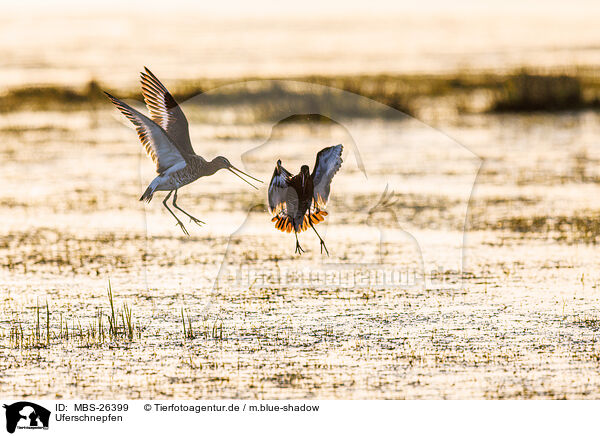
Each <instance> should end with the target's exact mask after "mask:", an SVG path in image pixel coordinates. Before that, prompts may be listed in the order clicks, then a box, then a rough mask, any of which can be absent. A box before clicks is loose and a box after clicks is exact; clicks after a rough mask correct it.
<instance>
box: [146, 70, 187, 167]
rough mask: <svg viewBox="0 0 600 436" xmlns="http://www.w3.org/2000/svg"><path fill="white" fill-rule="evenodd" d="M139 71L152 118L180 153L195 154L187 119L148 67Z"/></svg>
mask: <svg viewBox="0 0 600 436" xmlns="http://www.w3.org/2000/svg"><path fill="white" fill-rule="evenodd" d="M144 69H145V70H146V71H142V72H141V73H140V78H141V82H142V94H143V96H144V101H145V102H146V106H147V107H148V110H149V111H150V116H151V117H152V120H153V121H154V122H155V123H156V124H158V125H159V126H160V127H162V128H163V129H164V131H165V132H167V134H168V135H169V136H170V137H171V139H172V140H173V142H174V143H175V146H177V148H179V151H181V153H182V155H184V156H185V155H186V154H195V153H194V149H193V148H192V142H191V141H190V131H189V127H188V121H187V118H186V117H185V115H184V114H183V111H182V110H181V107H179V105H178V104H177V102H176V101H175V99H174V98H173V96H172V95H171V93H170V92H169V91H168V90H167V88H165V86H164V85H163V84H162V83H161V82H160V80H158V78H157V77H156V76H155V75H154V74H152V71H150V70H149V69H148V68H146V67H144Z"/></svg>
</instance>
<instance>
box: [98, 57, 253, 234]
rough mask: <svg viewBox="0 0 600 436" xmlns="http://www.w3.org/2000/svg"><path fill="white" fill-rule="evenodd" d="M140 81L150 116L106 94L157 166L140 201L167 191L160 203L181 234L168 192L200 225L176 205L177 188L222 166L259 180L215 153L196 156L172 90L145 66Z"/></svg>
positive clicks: (179, 221) (201, 222) (214, 171)
mask: <svg viewBox="0 0 600 436" xmlns="http://www.w3.org/2000/svg"><path fill="white" fill-rule="evenodd" d="M141 82H142V94H143V95H144V101H145V102H146V106H147V107H148V110H149V111H150V118H148V117H147V116H145V115H144V114H142V113H140V112H138V111H137V110H135V109H134V108H132V107H131V106H129V105H128V104H126V103H124V102H122V101H121V100H119V99H118V98H116V97H113V96H112V95H110V94H109V93H106V95H107V96H108V98H110V100H111V101H112V102H113V104H114V105H115V106H116V107H117V109H119V110H120V111H121V113H122V114H123V115H125V116H126V117H127V119H128V120H129V121H131V122H132V124H133V125H134V126H135V128H136V131H137V133H138V137H139V139H140V142H141V143H142V145H143V146H144V149H145V150H146V153H147V154H148V156H150V157H151V158H152V161H153V162H154V164H155V165H156V172H157V173H158V176H157V177H156V178H155V179H154V180H153V181H152V182H151V183H150V185H148V188H146V190H145V191H144V193H143V194H142V196H141V198H140V201H146V202H148V203H150V201H151V200H152V197H153V196H154V193H155V192H157V191H168V194H167V195H166V197H165V198H164V200H163V205H164V206H165V208H166V209H167V210H168V211H169V213H170V214H171V215H173V217H174V218H175V220H177V225H178V226H180V227H181V230H182V231H183V233H184V234H186V235H189V233H188V231H187V229H186V228H185V226H184V225H183V223H182V222H181V220H180V219H179V218H178V217H177V215H175V214H174V213H173V211H172V210H171V209H170V208H169V206H168V205H167V200H168V199H169V197H171V194H173V193H174V194H175V195H174V196H173V206H174V207H175V208H176V209H177V210H179V211H180V212H182V213H184V214H185V215H187V216H188V217H189V218H190V220H191V221H193V222H195V223H196V224H198V225H201V224H204V222H203V221H201V220H199V219H198V218H196V217H194V216H192V215H190V214H189V213H187V212H186V211H185V210H183V209H182V208H181V207H179V206H178V205H177V190H178V189H179V188H181V187H182V186H185V185H187V184H189V183H192V182H194V181H195V180H198V179H199V178H200V177H206V176H210V175H213V174H214V173H216V172H217V171H219V170H221V169H227V170H229V171H230V172H231V173H233V174H235V175H236V176H238V177H239V178H241V179H242V180H243V181H244V182H246V183H248V184H249V185H250V186H252V187H254V188H256V186H254V185H253V184H252V183H251V182H249V181H248V180H246V179H245V178H244V177H242V175H244V176H246V177H249V178H251V179H253V180H256V181H258V182H260V180H258V179H256V178H254V177H252V176H251V175H249V174H246V173H245V172H243V171H242V170H239V169H237V168H236V167H234V166H233V165H232V164H231V163H230V162H229V160H227V158H225V157H223V156H217V157H216V158H214V159H213V160H211V161H207V160H205V159H204V158H203V157H202V156H199V155H197V154H196V153H195V152H194V149H193V148H192V143H191V141H190V133H189V128H188V121H187V119H186V118H185V115H184V113H183V111H182V110H181V108H180V107H179V105H178V104H177V102H176V101H175V99H174V98H173V96H172V95H171V93H169V91H168V90H167V88H165V86H164V85H163V84H162V83H161V82H160V80H158V78H157V77H156V76H155V75H154V74H152V72H151V71H150V70H149V69H148V68H145V71H143V72H142V73H141ZM261 183H262V182H261ZM256 189H258V188H256Z"/></svg>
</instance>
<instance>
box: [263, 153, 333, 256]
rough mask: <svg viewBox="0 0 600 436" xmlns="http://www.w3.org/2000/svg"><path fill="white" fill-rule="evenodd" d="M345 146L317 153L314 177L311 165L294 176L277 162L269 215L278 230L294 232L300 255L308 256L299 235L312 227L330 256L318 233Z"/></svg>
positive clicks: (279, 161) (302, 168)
mask: <svg viewBox="0 0 600 436" xmlns="http://www.w3.org/2000/svg"><path fill="white" fill-rule="evenodd" d="M343 149H344V147H343V146H342V144H338V145H334V146H332V147H327V148H324V149H323V150H321V151H320V152H319V153H317V160H316V162H315V167H314V168H313V171H312V173H311V172H310V170H309V168H308V165H302V167H301V168H300V172H299V173H298V174H297V175H295V176H292V174H291V173H290V172H289V171H288V170H286V169H285V168H284V167H283V166H282V165H281V159H280V160H278V161H277V165H276V166H275V171H274V172H273V177H272V178H271V183H270V184H269V211H270V212H271V214H273V215H274V216H273V219H272V220H271V221H272V222H274V223H275V228H276V229H278V230H281V231H282V232H288V233H290V232H292V230H293V231H294V234H295V236H296V251H295V252H296V253H298V254H301V253H303V252H304V250H303V249H302V247H301V246H300V243H299V242H298V233H300V232H303V231H304V230H307V229H308V227H309V226H310V227H312V229H313V230H314V231H315V233H316V235H317V237H318V238H319V241H320V242H321V254H322V253H323V249H325V252H326V253H327V255H328V256H329V251H328V250H327V246H326V245H325V241H323V238H321V236H320V235H319V233H318V232H317V229H315V226H314V224H318V223H320V222H321V221H323V220H324V219H325V216H326V215H327V212H326V211H325V210H324V209H325V207H326V206H327V200H328V199H329V191H330V185H331V180H332V179H333V176H334V175H335V173H337V172H338V170H339V169H340V167H341V166H342V151H343Z"/></svg>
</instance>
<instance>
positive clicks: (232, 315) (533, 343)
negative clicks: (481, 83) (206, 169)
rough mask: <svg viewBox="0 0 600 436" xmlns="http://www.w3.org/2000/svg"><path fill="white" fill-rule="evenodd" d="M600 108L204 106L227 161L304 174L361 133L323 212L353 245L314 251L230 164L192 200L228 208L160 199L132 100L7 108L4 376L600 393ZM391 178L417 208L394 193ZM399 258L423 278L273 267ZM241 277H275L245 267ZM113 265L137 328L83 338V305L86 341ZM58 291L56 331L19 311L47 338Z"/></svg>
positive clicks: (56, 388) (473, 392)
mask: <svg viewBox="0 0 600 436" xmlns="http://www.w3.org/2000/svg"><path fill="white" fill-rule="evenodd" d="M599 121H600V119H599V115H598V114H597V113H593V112H585V113H580V114H562V115H537V116H491V115H485V116H470V117H464V118H462V119H461V120H459V121H454V122H451V123H450V122H448V123H446V124H444V125H439V126H437V127H438V128H439V129H441V131H438V130H436V129H433V128H431V127H428V126H426V125H424V124H421V123H419V122H417V121H414V120H410V119H399V120H396V121H394V120H388V121H383V120H362V121H360V120H355V121H347V122H343V123H342V125H341V126H340V125H329V124H325V125H324V124H321V123H317V124H314V123H313V124H311V123H308V124H306V123H305V124H285V125H278V126H276V127H274V128H272V126H270V125H261V124H257V125H255V124H252V125H251V126H249V125H240V124H236V123H230V124H227V123H223V124H221V125H219V126H217V127H215V126H214V125H208V124H199V123H195V122H194V123H192V127H191V130H192V141H193V143H194V144H195V148H196V151H197V152H199V153H201V154H203V155H205V156H206V157H209V158H210V157H212V156H214V155H216V154H218V153H222V154H225V155H227V156H229V157H230V158H231V160H232V162H234V164H236V163H237V164H239V165H240V166H244V167H245V169H246V170H248V171H249V172H251V173H252V174H253V175H256V176H257V177H259V178H261V179H262V180H265V181H268V180H269V178H270V175H271V173H272V168H273V165H274V161H275V160H276V158H277V157H280V158H281V159H282V160H283V162H284V165H285V166H286V167H287V168H288V169H290V170H293V171H297V169H298V168H299V166H300V165H301V164H302V163H307V164H309V165H312V163H313V161H314V153H315V152H316V151H317V150H319V149H320V148H322V147H324V146H327V145H331V144H335V143H340V142H341V143H344V144H345V146H346V147H345V153H344V165H343V167H342V170H341V171H340V172H339V173H338V174H337V175H336V177H335V179H334V182H333V187H332V200H331V202H330V205H329V208H328V209H329V211H330V215H329V216H328V217H327V220H326V222H325V223H324V224H320V225H319V226H318V228H319V231H320V233H321V234H322V235H323V237H324V238H325V240H326V242H327V246H328V248H329V251H330V252H331V257H329V258H326V257H323V256H322V255H321V254H320V253H319V245H318V240H317V239H316V237H315V236H314V235H313V234H311V233H309V232H306V233H302V234H301V235H300V240H301V243H302V245H303V247H304V248H305V249H306V253H305V254H304V255H303V256H302V257H301V258H298V257H297V256H295V255H294V253H293V250H294V239H293V237H292V236H291V235H288V234H282V233H280V232H278V231H276V230H275V229H274V228H273V226H272V224H271V223H270V217H269V216H268V213H267V212H266V211H265V192H266V191H265V189H266V188H265V186H262V187H261V190H260V191H253V190H251V189H250V188H249V187H248V186H246V185H244V184H243V183H242V182H241V181H239V180H236V179H235V178H233V177H231V176H230V174H225V173H218V174H217V175H215V176H212V177H210V178H208V179H205V180H200V181H197V182H196V183H194V184H192V185H190V186H188V187H186V188H184V189H182V190H181V191H180V193H179V203H180V205H182V206H184V208H186V209H187V210H188V211H190V212H191V213H193V214H195V215H196V216H198V217H199V218H201V219H203V220H204V221H206V223H207V225H206V226H205V227H202V228H198V227H196V226H195V225H193V224H192V223H190V224H186V226H187V228H188V230H189V231H190V233H191V237H190V238H187V237H185V236H184V235H183V234H182V233H181V231H180V230H179V229H178V228H177V227H175V226H174V222H173V219H172V218H171V217H170V216H169V215H168V213H167V212H166V211H165V210H164V209H163V207H162V205H161V204H160V201H158V200H160V198H156V199H155V200H154V201H153V202H152V203H151V204H150V205H148V206H144V205H143V204H142V203H140V202H138V201H137V199H138V198H139V195H140V194H141V192H143V189H144V188H145V185H146V184H147V183H149V181H150V180H151V179H152V177H153V168H152V164H151V162H150V160H149V159H147V158H146V157H145V156H143V154H142V153H141V147H139V144H138V143H137V138H136V136H135V133H134V132H133V131H132V130H130V129H127V128H125V127H123V126H121V125H119V124H118V123H117V122H116V121H115V117H114V114H113V112H112V111H111V110H108V108H107V109H106V110H99V111H97V112H75V113H69V114H64V113H60V112H46V113H42V112H35V113H11V114H9V115H7V116H6V117H3V118H2V120H0V156H1V161H2V171H1V173H0V182H1V184H2V186H3V189H2V192H1V193H0V220H1V222H2V229H1V234H0V259H2V264H1V265H0V273H1V274H2V276H1V277H2V280H1V281H0V287H1V290H2V292H1V295H2V301H1V302H0V357H1V358H0V372H2V374H3V377H2V378H1V379H0V393H1V394H2V395H5V396H11V397H25V396H35V397H47V398H60V397H63V398H73V397H79V398H169V397H177V398H563V397H566V398H597V397H598V392H599V391H600V390H599V387H600V378H599V377H598V365H599V362H600V358H599V356H600V346H599V345H598V344H597V341H596V336H597V332H598V329H599V328H600V312H599V311H598V309H597V308H598V298H599V294H598V289H597V286H598V280H599V277H598V274H597V268H595V267H596V265H597V264H598V261H599V260H600V259H598V257H599V255H598V250H597V249H596V245H595V241H596V239H595V237H596V236H597V232H598V231H597V229H596V227H595V222H596V221H595V219H596V217H597V216H598V210H599V208H600V204H597V203H598V202H599V201H600V200H598V199H599V198H600V196H599V195H598V194H599V193H600V192H599V191H600V188H599V185H598V170H597V169H596V167H595V163H597V162H598V160H599V158H600V156H599V154H600V151H599V150H600V148H598V142H597V138H598V137H599V136H598V129H597V126H598V122H599ZM442 132H444V133H442ZM451 138H454V139H451ZM457 141H458V142H457ZM461 144H462V145H461ZM463 145H464V146H463ZM583 155H585V157H586V158H585V159H582V158H581V156H583ZM359 157H360V159H359ZM359 162H362V164H363V166H362V167H361V165H359ZM363 169H364V170H363ZM386 185H388V192H389V191H392V190H393V191H394V192H395V195H394V197H393V199H394V201H395V202H393V203H385V204H384V205H382V204H381V203H380V201H379V200H380V197H381V195H382V193H383V192H384V190H385V187H386ZM249 211H250V212H249ZM539 217H546V218H548V217H550V218H551V219H555V218H556V217H563V218H564V222H563V221H561V222H559V223H558V224H556V223H555V222H554V221H551V222H544V223H543V224H542V225H536V224H535V222H534V219H535V218H539ZM574 217H579V218H582V219H583V222H584V224H577V225H576V224H575V223H574V221H573V219H574ZM586 220H587V221H586ZM585 223H587V224H585ZM586 225H588V227H586ZM465 229H466V233H465V232H464V230H465ZM232 233H234V235H233V236H231V235H232ZM377 268H384V269H385V268H394V269H395V270H399V271H402V272H406V273H408V275H407V277H409V279H407V280H406V281H405V282H403V283H400V284H394V285H393V286H386V285H381V284H379V283H375V284H369V283H362V282H361V283H360V284H359V285H354V286H346V285H345V283H336V284H331V283H329V284H328V283H326V282H321V281H319V280H317V279H314V278H313V279H309V280H308V281H306V282H298V281H292V280H291V279H290V281H288V282H284V283H283V284H282V283H281V282H277V281H276V280H275V278H274V277H275V276H276V274H275V272H279V273H281V272H282V271H285V272H287V273H290V276H289V277H291V276H292V275H293V274H302V273H303V272H304V271H305V270H306V269H312V270H325V271H327V272H329V273H331V272H335V271H339V270H340V269H344V270H345V271H352V272H354V273H361V272H364V271H369V270H373V269H377ZM238 270H239V271H242V272H244V273H248V272H250V273H252V274H254V275H252V276H250V275H248V276H250V278H248V277H246V276H244V277H243V279H241V280H237V279H235V274H236V272H237V271H238ZM432 271H433V272H437V273H439V275H438V276H432V275H431V272H432ZM459 271H462V272H463V274H462V275H461V274H459ZM261 272H262V273H264V274H265V275H264V276H260V274H259V273H261ZM228 274H229V276H228ZM410 274H413V275H412V276H411V275H410ZM423 274H425V276H426V278H427V280H426V281H425V282H424V283H423V281H422V280H421V281H419V280H416V281H413V280H410V277H423ZM231 275H233V277H234V278H233V279H232V277H231ZM218 276H219V278H220V280H219V281H218V282H215V280H216V278H217V277H218ZM109 279H110V284H111V287H112V290H113V294H114V300H115V306H116V308H117V310H120V308H121V306H122V304H123V303H126V304H127V305H128V306H129V307H131V309H132V318H133V322H134V324H135V326H136V327H135V332H136V334H135V337H134V338H133V339H132V340H125V339H123V338H117V339H114V340H113V339H106V340H105V341H103V342H102V341H98V340H97V339H94V338H90V337H85V335H84V336H79V337H78V336H77V335H76V334H75V335H74V336H71V337H70V338H69V339H68V340H67V339H65V337H64V335H63V334H62V333H61V326H60V325H59V324H60V321H61V319H62V321H63V323H64V322H65V321H67V324H68V326H69V328H70V329H72V330H71V334H72V335H73V334H74V333H75V332H77V330H79V331H80V332H82V331H83V332H89V331H90V328H91V327H90V325H93V323H95V322H96V321H97V319H98V310H100V309H102V315H101V318H102V319H104V320H105V322H106V316H107V314H108V313H109V310H110V309H109V302H108V299H107V296H106V290H107V287H108V281H109ZM46 302H47V303H48V307H49V310H50V332H51V334H50V341H49V344H48V343H46V342H45V339H44V340H42V341H41V342H43V345H44V346H32V344H29V345H28V343H27V341H25V343H20V342H15V341H14V340H12V339H11V338H12V337H13V336H11V335H12V333H11V331H12V329H14V328H15V326H19V323H21V324H20V325H22V327H23V330H24V332H25V336H26V337H30V335H31V332H32V329H33V331H35V325H36V316H37V315H36V311H35V307H36V305H39V306H42V307H43V308H42V309H41V321H40V324H41V330H42V332H41V337H42V338H45V334H46V333H45V332H46V330H45V329H46V318H45V313H46V308H45V305H46ZM182 309H184V313H185V316H186V317H189V318H186V319H189V320H191V325H192V330H193V333H194V335H193V336H195V337H193V338H186V337H185V336H184V333H183V327H182V315H181V313H182ZM61 317H62V318H61ZM187 328H188V331H189V324H188V327H187Z"/></svg>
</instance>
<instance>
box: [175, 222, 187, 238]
mask: <svg viewBox="0 0 600 436" xmlns="http://www.w3.org/2000/svg"><path fill="white" fill-rule="evenodd" d="M175 225H176V226H179V227H181V230H182V231H183V233H184V234H185V235H186V236H190V234H189V233H188V231H187V229H186V228H185V226H184V225H183V223H182V222H181V221H179V220H177V223H176V224H175Z"/></svg>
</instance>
